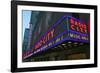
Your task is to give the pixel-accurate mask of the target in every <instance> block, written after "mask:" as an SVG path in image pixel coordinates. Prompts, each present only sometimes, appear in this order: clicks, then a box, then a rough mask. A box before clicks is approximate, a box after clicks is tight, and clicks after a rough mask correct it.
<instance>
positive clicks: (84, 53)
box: [24, 11, 90, 62]
mask: <svg viewBox="0 0 100 73" xmlns="http://www.w3.org/2000/svg"><path fill="white" fill-rule="evenodd" d="M64 16H71V17H74V18H77V19H80V20H83V21H84V23H86V25H87V26H88V24H87V23H88V21H89V14H84V13H83V14H82V13H64V12H44V11H39V12H37V13H36V12H35V11H32V14H31V20H30V24H31V29H32V30H31V33H30V34H31V35H30V36H31V38H30V45H29V47H30V49H31V53H33V54H32V55H31V56H30V57H27V58H24V60H25V61H26V62H27V61H54V60H71V59H72V60H75V59H89V58H90V43H89V36H88V42H82V41H75V40H74V39H70V40H68V41H63V42H61V43H59V44H58V45H55V46H53V47H51V48H49V49H46V48H45V49H46V50H43V51H40V48H41V47H45V44H48V42H50V41H48V38H49V39H50V40H51V41H52V40H53V42H52V43H49V44H48V45H50V44H53V43H54V42H55V41H56V42H57V41H59V38H57V39H54V38H52V34H50V33H48V32H49V31H50V30H51V29H52V28H55V31H56V33H55V34H54V37H56V36H58V34H60V33H61V32H63V31H64V30H65V29H68V30H69V29H70V28H67V27H70V25H69V21H68V20H67V19H65V17H64ZM78 21H79V20H78ZM56 24H57V26H54V25H56ZM67 24H68V25H67ZM62 25H64V26H62ZM77 29H78V28H77ZM87 29H88V28H87ZM80 30H82V29H80ZM88 33H89V32H88ZM46 35H47V36H46ZM48 35H50V36H49V37H48ZM88 35H89V34H88ZM68 36H70V34H69V33H67V34H66V35H63V36H61V38H64V37H68ZM71 36H72V35H71ZM44 37H45V38H44ZM43 38H44V39H45V40H47V42H46V43H45V41H44V40H43ZM61 38H60V39H61ZM84 39H85V38H84ZM40 40H42V41H43V42H42V43H45V44H43V45H42V46H41V43H39V45H40V48H39V47H38V48H37V49H39V50H37V49H36V47H37V46H36V45H37V44H38V42H41V41H40ZM47 48H48V47H47ZM38 51H40V52H38ZM35 52H36V54H34V53H35Z"/></svg>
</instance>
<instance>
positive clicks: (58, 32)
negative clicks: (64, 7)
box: [24, 15, 89, 58]
mask: <svg viewBox="0 0 100 73" xmlns="http://www.w3.org/2000/svg"><path fill="white" fill-rule="evenodd" d="M64 41H76V42H84V43H88V42H89V35H88V26H87V24H86V23H85V22H84V21H82V20H80V19H77V18H74V17H72V16H68V15H64V16H62V17H61V18H59V19H58V20H57V22H55V23H54V24H53V25H52V26H51V27H50V28H49V29H48V31H47V32H46V33H45V34H44V35H43V36H42V37H40V38H39V40H38V41H37V42H35V45H33V47H32V49H31V50H30V51H29V52H27V54H26V56H25V57H24V58H27V57H29V56H30V55H34V54H37V53H39V52H42V51H45V50H47V49H50V48H52V47H54V46H56V45H58V44H61V43H63V42H64Z"/></svg>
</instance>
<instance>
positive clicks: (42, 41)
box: [35, 29, 54, 49]
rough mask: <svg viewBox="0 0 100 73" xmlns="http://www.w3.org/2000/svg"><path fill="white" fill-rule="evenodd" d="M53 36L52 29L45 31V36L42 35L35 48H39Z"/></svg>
mask: <svg viewBox="0 0 100 73" xmlns="http://www.w3.org/2000/svg"><path fill="white" fill-rule="evenodd" d="M53 37H54V29H53V30H51V31H50V32H48V33H47V35H46V36H44V37H43V38H42V39H41V40H40V41H39V42H38V43H37V44H36V45H35V49H37V48H40V47H41V46H42V45H44V44H45V43H46V42H48V41H49V40H50V39H52V38H53Z"/></svg>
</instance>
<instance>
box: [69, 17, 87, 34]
mask: <svg viewBox="0 0 100 73" xmlns="http://www.w3.org/2000/svg"><path fill="white" fill-rule="evenodd" d="M70 28H71V30H74V31H78V32H81V33H87V26H86V24H82V23H80V22H79V21H76V20H75V19H72V18H71V19H70Z"/></svg>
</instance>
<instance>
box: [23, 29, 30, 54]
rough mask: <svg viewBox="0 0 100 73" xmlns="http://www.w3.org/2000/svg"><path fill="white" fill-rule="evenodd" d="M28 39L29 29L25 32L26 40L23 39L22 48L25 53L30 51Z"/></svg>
mask: <svg viewBox="0 0 100 73" xmlns="http://www.w3.org/2000/svg"><path fill="white" fill-rule="evenodd" d="M28 39H29V28H26V29H25V32H24V39H23V46H22V51H23V52H26V51H27V49H28Z"/></svg>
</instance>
